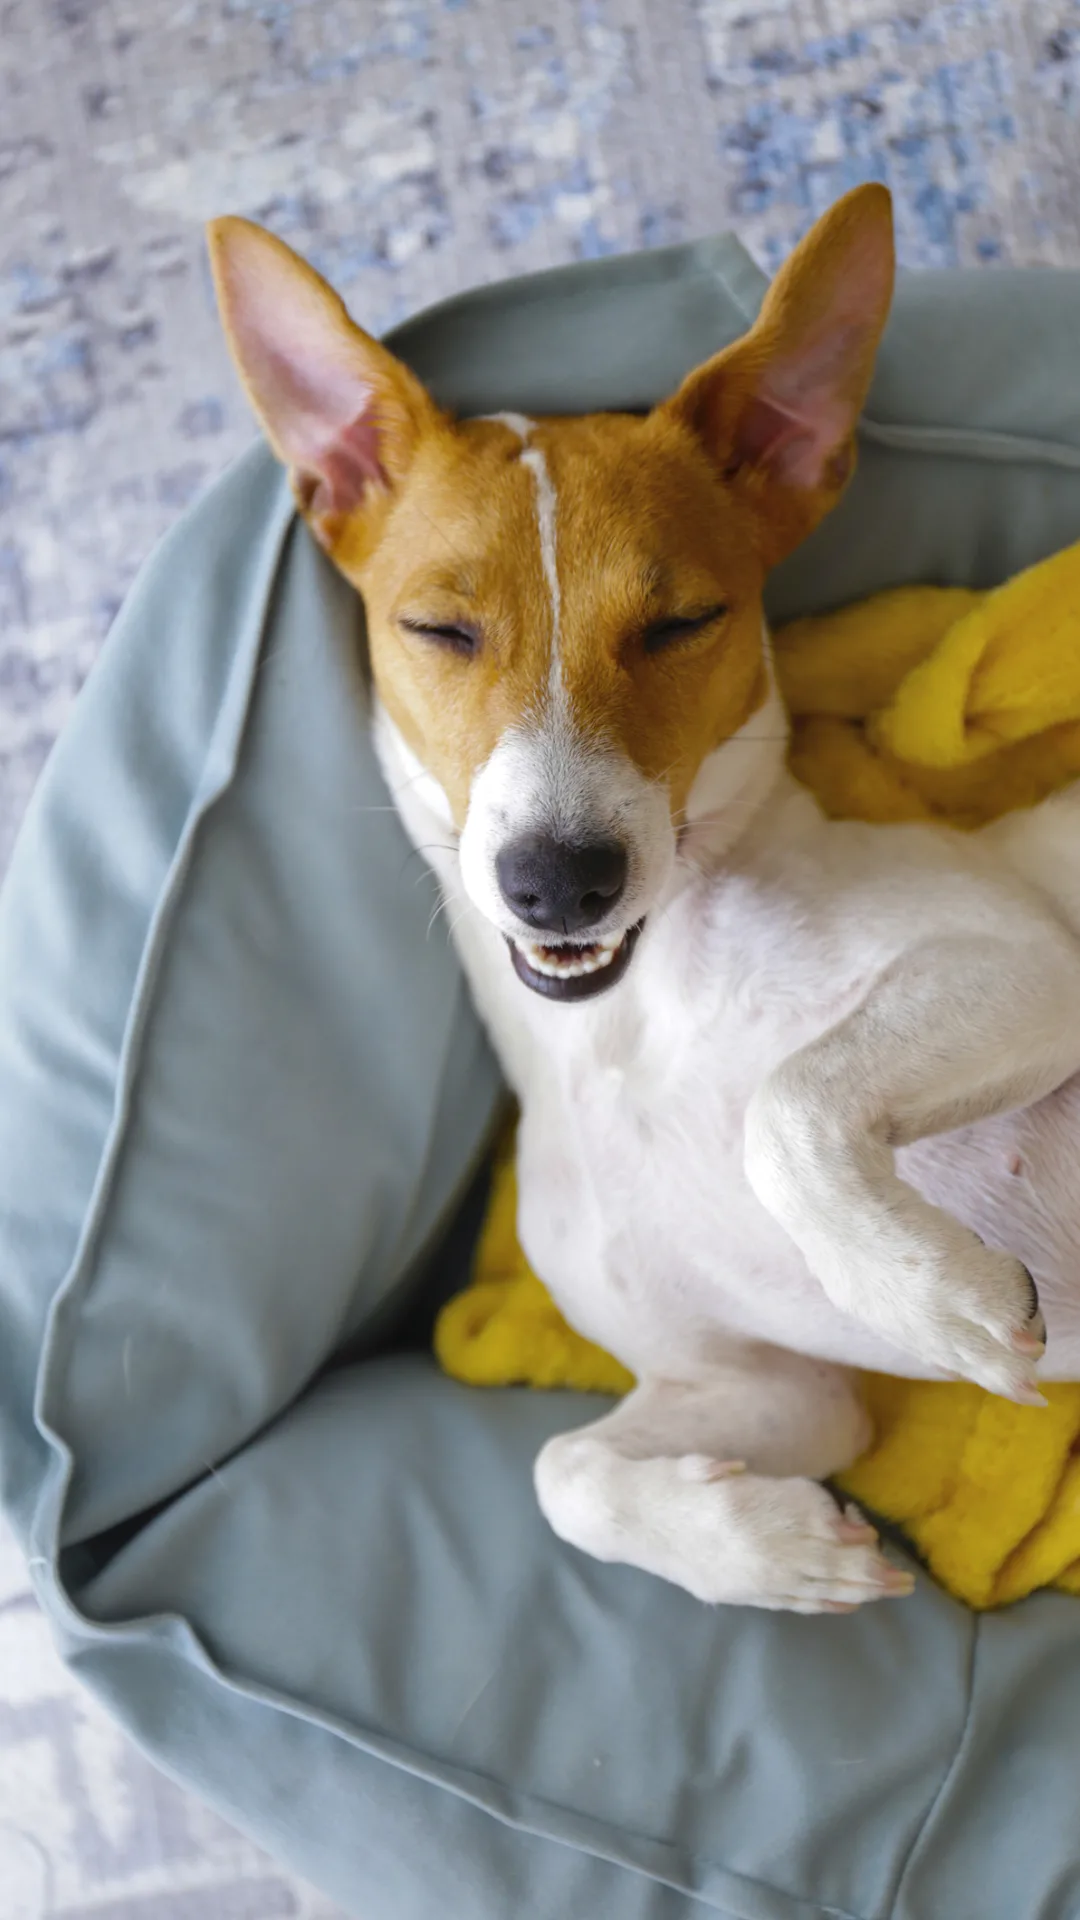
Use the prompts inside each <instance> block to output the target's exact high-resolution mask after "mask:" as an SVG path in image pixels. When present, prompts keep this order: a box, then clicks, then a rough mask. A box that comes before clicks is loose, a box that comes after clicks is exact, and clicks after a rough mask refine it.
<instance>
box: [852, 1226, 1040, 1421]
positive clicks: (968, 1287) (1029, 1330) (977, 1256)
mask: <svg viewBox="0 0 1080 1920" xmlns="http://www.w3.org/2000/svg"><path fill="white" fill-rule="evenodd" d="M949 1225H950V1228H951V1229H952V1231H950V1232H949V1234H948V1235H947V1241H948V1244H947V1245H945V1246H935V1247H934V1248H933V1249H928V1250H920V1251H918V1252H911V1253H909V1254H908V1256H907V1258H906V1259H904V1260H903V1261H902V1262H899V1263H895V1264H894V1263H890V1264H889V1265H888V1266H882V1265H879V1266H877V1267H876V1270H875V1272H874V1273H873V1275H872V1277H870V1278H869V1279H868V1278H867V1276H865V1275H864V1276H863V1280H862V1282H861V1283H858V1282H855V1281H854V1279H853V1280H852V1281H850V1282H849V1284H848V1285H847V1287H846V1288H845V1292H846V1294H847V1296H848V1303H847V1304H848V1310H849V1311H850V1312H853V1313H854V1314H855V1315H856V1316H857V1317H858V1318H859V1319H860V1320H861V1321H862V1322H863V1324H864V1325H869V1326H872V1327H873V1328H874V1331H875V1332H877V1333H880V1334H882V1335H883V1336H884V1337H885V1338H886V1339H887V1340H889V1341H890V1342H891V1343H892V1344H893V1345H895V1346H899V1347H902V1348H903V1349H904V1350H905V1351H906V1352H908V1353H910V1354H913V1355H914V1356H915V1357H916V1358H917V1359H919V1360H921V1361H922V1362H923V1363H924V1364H925V1365H927V1366H932V1367H935V1368H937V1369H938V1370H939V1371H940V1372H942V1373H945V1374H948V1375H951V1376H953V1377H954V1378H960V1379H963V1380H970V1381H972V1382H974V1384H975V1385H976V1386H980V1387H985V1388H987V1389H988V1391H989V1392H990V1393H997V1394H1001V1395H1003V1396H1004V1398H1005V1399H1007V1400H1015V1401H1018V1402H1019V1403H1020V1404H1021V1405H1022V1406H1036V1407H1042V1406H1045V1405H1046V1401H1045V1400H1044V1398H1043V1395H1042V1394H1041V1393H1040V1392H1039V1387H1038V1382H1037V1379H1036V1373H1035V1367H1036V1362H1037V1361H1038V1360H1040V1359H1041V1358H1042V1355H1043V1353H1044V1352H1045V1349H1046V1330H1045V1327H1044V1324H1043V1317H1042V1314H1041V1312H1040V1311H1039V1297H1038V1294H1037V1292H1036V1289H1035V1283H1034V1281H1033V1280H1032V1278H1031V1275H1030V1274H1029V1272H1028V1270H1027V1268H1026V1267H1025V1266H1023V1265H1022V1264H1021V1263H1020V1261H1019V1260H1014V1259H1013V1258H1012V1257H1011V1256H1010V1255H1009V1254H1005V1253H996V1252H994V1250H993V1249H992V1248H990V1247H987V1246H984V1245H983V1243H982V1241H981V1240H979V1239H978V1238H977V1237H976V1236H975V1235H974V1234H972V1233H968V1232H967V1231H966V1229H964V1228H962V1227H959V1226H955V1227H954V1223H952V1222H950V1223H949Z"/></svg>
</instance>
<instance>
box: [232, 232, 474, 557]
mask: <svg viewBox="0 0 1080 1920" xmlns="http://www.w3.org/2000/svg"><path fill="white" fill-rule="evenodd" d="M208 240H209V247H210V262H211V266H212V268H213V274H214V285H215V288H216V290H217V297H218V305H219V307H220V309H221V317H222V320H223V322H224V326H225V333H226V337H227V339H228V343H229V347H230V349H231V352H232V356H233V359H234V360H235V362H236V365H237V368H238V369H239V373H240V377H241V379H242V381H243V383H244V387H245V389H246V391H247V394H248V398H249V399H250V401H251V403H252V405H253V407H254V408H255V411H256V413H257V414H258V416H259V419H260V421H261V423H262V426H263V428H264V430H265V432H266V435H267V438H268V439H269V441H270V444H271V446H272V447H273V449H274V452H275V453H276V454H277V455H278V458H279V459H281V460H283V461H284V462H285V465H286V466H287V467H288V468H289V469H290V474H291V478H292V483H293V490H294V492H295V494H296V498H297V501H298V504H299V506H300V508H301V511H302V512H303V514H304V516H305V518H306V519H307V520H308V522H309V523H310V525H311V528H312V530H313V532H314V534H315V536H316V538H317V539H318V540H319V542H320V544H321V545H322V546H324V547H326V548H327V549H330V548H332V547H333V546H334V545H335V543H336V540H337V537H338V534H339V532H340V530H341V527H342V526H343V524H344V522H345V521H346V520H347V519H348V518H349V516H350V515H351V514H353V513H355V512H356V510H357V509H358V508H361V507H364V506H367V505H370V504H372V502H373V501H374V500H377V499H381V498H385V497H386V495H387V493H388V492H389V491H391V490H392V489H393V487H394V486H395V485H396V484H397V482H398V481H400V480H401V479H402V477H403V476H404V473H405V471H406V469H407V467H408V465H409V462H410V460H411V458H412V455H413V453H414V451H415V448H416V445H417V443H418V441H419V439H420V437H421V435H422V434H423V433H424V432H425V431H426V430H427V431H430V430H431V429H432V428H433V427H436V426H437V425H438V423H439V422H440V420H441V419H442V416H441V415H440V414H439V413H438V410H437V408H436V407H435V404H434V402H433V401H432V400H431V398H430V397H429V395H428V394H427V393H426V392H425V390H424V388H423V387H422V386H421V384H420V382H419V381H418V380H417V379H416V378H415V377H414V376H413V375H412V374H411V373H410V372H409V370H408V368H407V367H405V366H403V365H402V363H401V361H400V360H396V359H395V358H394V355H393V354H392V353H390V352H389V351H388V350H387V348H386V347H383V346H380V344H379V342H378V341H377V340H373V339H372V338H371V337H370V335H369V334H366V333H364V332H363V330H362V329H361V328H360V327H358V326H357V325H356V324H355V322H354V321H352V320H351V319H350V318H349V315H348V313H347V312H346V310H345V306H344V304H343V302H342V301H341V300H340V299H339V298H338V296H337V294H336V293H335V292H334V290H333V288H332V287H329V286H327V284H326V282H325V280H323V279H322V278H321V277H320V276H319V274H317V273H316V272H315V270H314V268H312V267H309V266H308V265H307V263H306V261H304V260H301V259H300V258H299V256H298V255H297V254H295V253H294V252H293V251H292V248H291V247H287V246H286V245H285V243H284V241H282V240H278V239H276V238H275V236H274V235H273V234H271V233H267V232H266V231H265V229H264V228H262V227H257V226H255V225H254V224H253V223H252V222H251V221H250V220H239V219H233V218H228V219H223V220H214V221H212V222H211V224H210V226H209V228H208Z"/></svg>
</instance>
